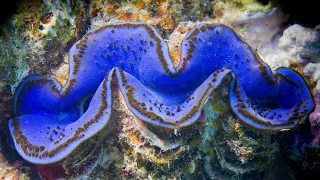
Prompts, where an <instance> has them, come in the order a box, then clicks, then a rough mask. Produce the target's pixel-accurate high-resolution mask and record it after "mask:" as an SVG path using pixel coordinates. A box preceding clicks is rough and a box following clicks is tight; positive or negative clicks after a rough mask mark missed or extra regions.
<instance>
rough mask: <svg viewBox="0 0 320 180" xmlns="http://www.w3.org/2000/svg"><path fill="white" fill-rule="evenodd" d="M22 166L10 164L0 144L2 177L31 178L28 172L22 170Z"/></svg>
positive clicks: (15, 179) (0, 170)
mask: <svg viewBox="0 0 320 180" xmlns="http://www.w3.org/2000/svg"><path fill="white" fill-rule="evenodd" d="M20 169H22V168H21V166H20V165H19V164H15V165H10V164H9V163H8V162H7V161H6V160H5V159H4V156H3V155H2V153H1V144H0V179H4V180H7V179H8V180H29V179H30V178H29V176H28V175H27V174H26V173H22V172H21V171H20Z"/></svg>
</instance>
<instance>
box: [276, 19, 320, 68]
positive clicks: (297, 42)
mask: <svg viewBox="0 0 320 180" xmlns="http://www.w3.org/2000/svg"><path fill="white" fill-rule="evenodd" d="M279 48H280V49H281V51H283V52H285V53H286V54H287V55H289V56H290V57H292V58H293V59H296V60H298V62H302V63H307V62H319V61H320V32H319V31H317V30H315V29H311V28H306V27H303V26H301V25H298V24H295V25H292V26H290V27H288V28H287V29H286V30H285V31H284V32H283V36H282V37H281V38H280V39H279Z"/></svg>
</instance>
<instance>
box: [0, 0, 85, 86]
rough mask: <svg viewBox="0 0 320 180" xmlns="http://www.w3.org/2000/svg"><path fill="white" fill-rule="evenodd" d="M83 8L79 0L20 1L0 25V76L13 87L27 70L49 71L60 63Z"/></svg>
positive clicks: (72, 36) (26, 73) (75, 33)
mask: <svg viewBox="0 0 320 180" xmlns="http://www.w3.org/2000/svg"><path fill="white" fill-rule="evenodd" d="M83 8H84V3H83V2H82V1H69V0H68V1H64V2H63V1H59V0H45V1H40V0H32V1H23V2H21V3H20V4H19V5H18V9H17V11H16V13H15V14H13V16H12V17H11V18H10V19H9V21H8V22H7V23H5V24H2V25H1V26H0V28H1V32H2V33H1V34H0V79H1V80H3V81H5V82H8V83H9V84H10V86H12V89H14V87H15V86H16V85H17V83H18V82H19V81H20V80H21V79H22V78H23V77H24V76H26V75H28V73H29V71H31V72H32V73H34V72H36V73H37V74H47V73H49V72H50V71H51V68H52V66H56V65H57V64H59V63H60V59H61V57H62V55H63V54H64V51H65V49H64V48H66V46H67V43H69V42H70V41H72V40H74V38H75V37H76V36H77V34H78V32H77V26H78V24H77V19H80V18H81V16H83V14H84V10H83ZM78 21H79V20H78Z"/></svg>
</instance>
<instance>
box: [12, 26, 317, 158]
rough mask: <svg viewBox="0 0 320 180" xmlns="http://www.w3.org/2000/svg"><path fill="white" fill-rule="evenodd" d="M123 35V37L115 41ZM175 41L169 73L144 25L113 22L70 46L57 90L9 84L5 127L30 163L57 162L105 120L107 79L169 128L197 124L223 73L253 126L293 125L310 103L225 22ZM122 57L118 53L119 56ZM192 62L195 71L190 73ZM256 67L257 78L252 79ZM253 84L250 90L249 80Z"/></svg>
mask: <svg viewBox="0 0 320 180" xmlns="http://www.w3.org/2000/svg"><path fill="white" fill-rule="evenodd" d="M128 32H130V36H129V37H128V38H123V39H121V38H120V37H123V34H127V33H128ZM212 36H215V38H214V39H212ZM115 38H116V39H115ZM201 39H204V40H205V41H202V40H201ZM106 40H107V41H108V43H105V41H106ZM183 44H184V46H182V50H181V54H182V57H181V58H182V61H181V62H180V64H179V66H178V68H177V69H174V67H173V64H172V61H171V60H170V58H169V57H168V51H167V48H166V46H165V44H164V42H163V40H162V39H160V37H159V34H158V33H157V32H156V31H155V30H154V28H153V27H151V26H148V25H146V24H141V23H128V24H116V25H109V26H105V27H102V28H99V29H96V30H94V31H91V32H88V33H87V35H85V36H84V37H83V38H82V40H80V41H79V42H78V43H76V44H75V45H74V46H73V47H72V48H71V50H70V53H69V60H70V75H69V79H68V82H67V83H66V85H65V86H64V87H63V88H62V87H61V86H60V84H59V83H58V82H57V81H56V80H54V79H50V78H45V77H40V76H29V77H28V78H26V79H25V80H24V81H23V82H22V83H21V84H20V86H19V87H18V88H17V90H16V94H15V98H14V102H15V104H14V106H15V109H14V112H15V115H16V116H17V117H15V118H14V119H12V120H10V121H9V129H10V132H11V135H12V137H13V139H14V142H15V145H16V148H17V150H18V152H19V154H20V155H21V156H22V157H23V158H25V159H27V160H28V161H31V162H33V163H38V164H46V163H53V162H57V161H60V160H61V159H63V158H65V157H66V156H68V155H69V154H70V153H71V152H72V151H73V150H74V149H75V148H76V147H77V146H78V145H79V144H81V143H82V142H83V141H85V140H87V139H88V138H90V137H91V136H93V135H95V134H96V133H97V132H99V131H100V130H101V129H102V128H103V127H104V126H105V125H106V124H107V122H108V121H109V118H110V114H111V108H110V104H111V103H112V101H111V92H110V86H111V81H112V77H113V76H116V81H117V82H118V84H119V88H120V90H121V92H122V94H123V95H124V97H125V101H126V104H127V105H128V108H129V109H130V110H131V111H132V112H133V113H134V114H135V115H136V116H137V118H139V119H141V120H143V121H144V122H146V123H150V124H152V125H156V126H160V127H162V128H168V129H177V128H178V129H180V128H184V127H187V126H190V125H192V124H193V123H194V122H196V121H197V119H199V117H200V115H201V111H202V109H203V104H204V102H205V101H206V100H207V98H208V96H209V95H210V93H211V92H212V91H214V90H215V89H216V88H217V87H218V86H219V84H220V83H221V82H222V81H223V79H224V78H225V77H226V76H227V75H228V74H229V73H230V72H232V75H233V79H232V82H231V87H230V91H229V93H230V104H231V108H232V110H233V112H234V113H235V114H236V115H237V116H238V118H239V119H240V120H242V121H243V122H245V123H247V124H249V125H251V126H253V127H256V128H258V129H268V130H275V131H278V130H282V129H288V128H292V127H294V126H295V125H297V124H298V123H299V122H300V121H303V120H304V119H305V118H306V117H307V116H308V115H309V113H310V110H312V109H313V106H314V104H313V100H312V98H311V95H310V92H309V89H308V87H306V84H305V83H304V80H303V79H302V77H300V75H299V74H298V73H296V72H295V71H292V70H290V69H286V68H280V69H277V70H276V71H275V75H273V74H272V72H271V70H270V69H269V67H268V66H267V65H266V64H264V63H263V62H262V61H261V60H260V59H259V58H258V57H257V56H256V55H255V54H253V52H252V51H251V49H250V48H249V47H248V45H247V44H245V43H244V42H243V41H242V40H241V38H240V37H238V36H237V34H236V33H235V32H234V31H232V29H231V28H229V27H227V26H224V25H198V26H197V27H195V28H193V29H192V30H191V31H190V32H189V34H188V36H186V37H185V40H184V41H183ZM122 54H127V56H126V58H125V61H124V60H123V56H122ZM225 55H226V56H227V57H233V58H232V61H233V62H232V61H230V59H229V58H225ZM150 59H156V61H150ZM212 59H213V60H214V59H219V61H212ZM200 60H201V61H202V63H199V61H200ZM210 60H211V61H210ZM84 62H85V63H84ZM128 62H130V63H128ZM187 62H188V64H187ZM203 62H206V63H203ZM239 63H242V64H244V63H246V65H239ZM131 64H135V65H134V66H133V65H131ZM256 66H257V67H258V68H257V67H256ZM199 68H200V69H201V70H202V72H201V73H195V72H197V71H195V69H198V70H199ZM198 72H199V71H198ZM258 73H259V74H260V77H259V76H254V75H256V74H258ZM190 74H192V75H190ZM250 74H252V75H250ZM273 76H276V78H275V77H273ZM252 77H254V78H252ZM155 79H156V81H154V80H155ZM101 81H102V82H101ZM200 82H202V83H201V84H200ZM257 82H259V83H258V84H259V86H255V85H254V84H255V83H257ZM100 83H101V84H100ZM99 84H100V85H99ZM93 91H96V92H95V94H94V95H93V97H92V99H91V96H90V93H91V92H93ZM301 94H303V95H301ZM287 96H288V97H287ZM289 96H290V99H291V100H290V101H289V100H288V98H289ZM42 99H45V101H42ZM90 99H91V100H90ZM88 101H90V104H89V106H88V108H86V106H87V103H88ZM265 102H267V103H265ZM71 105H72V107H73V109H70V108H69V106H71ZM30 119H32V122H30ZM35 132H36V133H37V134H38V136H35V135H34V134H35ZM146 133H147V132H146ZM149 134H150V133H149Z"/></svg>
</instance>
